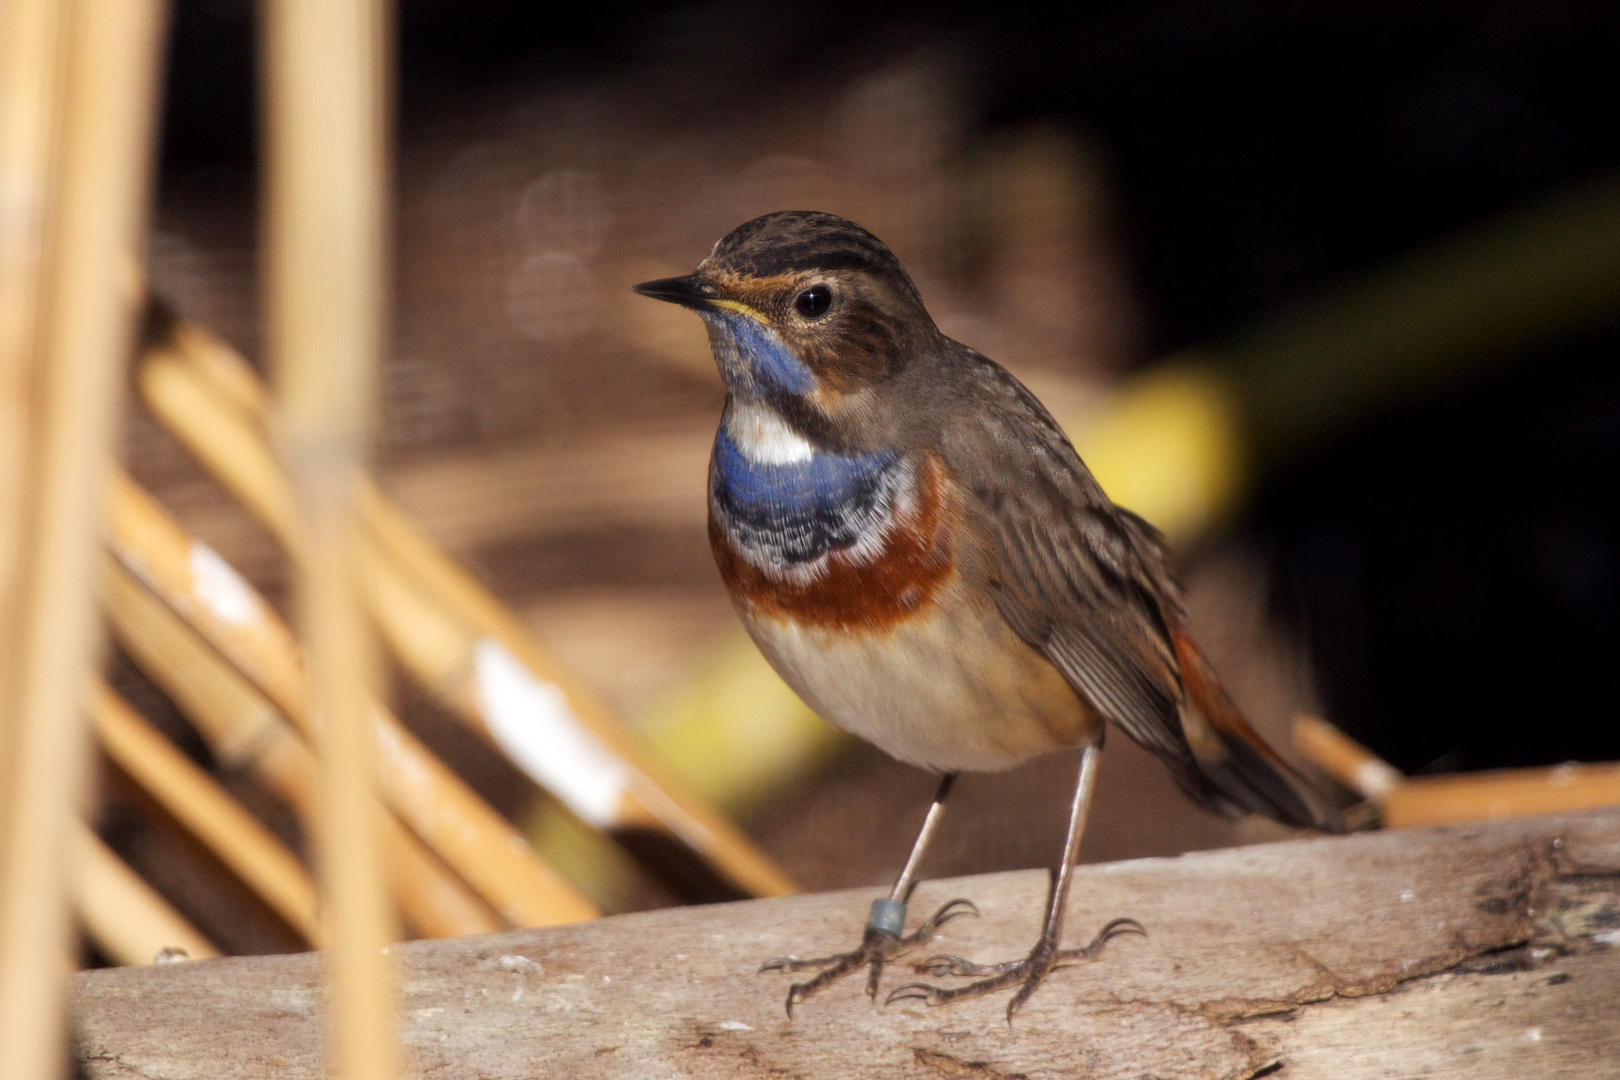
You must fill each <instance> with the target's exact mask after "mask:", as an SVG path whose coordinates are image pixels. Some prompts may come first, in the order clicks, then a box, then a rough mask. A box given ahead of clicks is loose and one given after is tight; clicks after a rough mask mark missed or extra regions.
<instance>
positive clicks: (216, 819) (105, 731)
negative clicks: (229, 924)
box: [88, 679, 321, 948]
mask: <svg viewBox="0 0 1620 1080" xmlns="http://www.w3.org/2000/svg"><path fill="white" fill-rule="evenodd" d="M88 707H89V711H90V717H91V720H92V721H93V722H94V724H95V727H96V735H97V737H98V738H99V740H100V743H101V747H102V749H103V750H104V751H105V752H106V754H107V756H108V757H110V758H111V759H112V760H113V761H115V762H117V764H118V767H119V768H121V769H122V770H123V771H124V772H125V773H127V774H129V776H130V777H131V778H132V779H133V780H134V781H135V782H136V783H137V784H139V785H140V786H141V788H142V789H143V790H145V791H146V792H147V794H149V795H151V796H152V797H153V798H154V799H156V800H157V802H158V803H159V804H160V805H161V806H162V807H163V808H164V809H165V810H167V811H168V812H169V813H170V814H172V815H174V818H175V820H176V821H178V822H179V823H180V824H181V825H182V826H183V827H184V828H185V829H186V830H187V831H188V832H190V833H191V834H192V835H193V836H195V837H197V839H199V840H201V841H202V842H203V844H204V845H205V846H206V847H207V848H208V849H209V850H210V851H212V852H213V853H214V854H215V855H217V856H218V857H219V859H220V861H221V862H223V863H224V864H225V865H226V866H228V867H230V869H231V870H232V871H233V872H234V873H235V874H236V876H237V877H239V878H240V879H241V880H242V881H243V882H245V883H246V884H247V885H248V886H249V887H250V888H251V889H253V891H254V892H255V893H257V894H258V895H259V896H260V897H261V898H262V899H263V900H264V901H265V903H267V904H269V905H270V908H271V909H272V910H273V911H275V912H276V913H277V914H278V915H280V916H281V917H282V918H283V919H285V920H286V921H287V924H288V925H289V926H291V927H292V928H293V929H295V930H297V931H298V932H299V933H300V934H301V935H303V937H304V940H305V941H307V942H309V943H310V944H311V945H314V946H316V947H317V948H318V947H319V946H320V943H321V926H320V910H319V903H318V901H317V899H316V895H315V883H314V882H313V881H311V880H310V877H309V875H308V874H306V873H305V872H304V868H303V866H302V865H301V864H300V863H299V861H298V859H297V857H296V856H294V855H293V853H292V852H291V851H288V850H287V847H286V845H284V844H283V843H282V842H281V841H280V840H278V839H277V838H276V837H275V835H274V834H273V833H271V832H270V830H269V829H266V828H265V827H264V826H263V825H261V824H259V821H258V819H257V818H255V817H254V816H253V815H252V814H250V813H248V812H247V810H245V809H243V807H242V805H241V804H240V803H238V802H237V801H236V800H235V799H233V798H232V797H231V796H230V794H229V793H228V792H226V791H225V789H224V788H222V787H220V786H219V784H218V783H216V782H215V780H214V778H213V777H211V776H209V775H208V773H207V772H206V771H204V770H203V769H201V768H199V767H198V766H197V765H196V764H194V763H193V762H192V760H191V759H190V758H188V757H186V755H185V754H183V753H181V752H180V750H179V749H177V748H176V747H175V745H174V744H173V743H171V742H169V740H168V739H166V738H164V737H163V735H162V733H161V732H159V731H158V730H157V729H156V728H154V727H153V726H152V725H151V724H150V723H148V722H147V720H146V718H145V717H143V716H141V714H140V713H138V712H136V711H135V710H134V709H133V708H132V707H131V706H130V705H129V703H128V702H126V701H125V700H124V699H123V698H122V697H120V696H118V694H117V693H115V692H114V691H113V690H112V689H111V688H110V687H108V686H107V685H106V684H105V683H103V682H101V681H100V680H99V679H98V680H96V681H95V682H94V683H93V684H91V687H90V699H89V705H88Z"/></svg>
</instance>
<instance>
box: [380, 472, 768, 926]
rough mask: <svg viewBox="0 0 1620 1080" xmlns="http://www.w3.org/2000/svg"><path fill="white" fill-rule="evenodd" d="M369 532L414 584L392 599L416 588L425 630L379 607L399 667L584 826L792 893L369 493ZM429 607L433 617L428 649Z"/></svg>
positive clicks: (758, 854) (743, 840) (478, 590)
mask: <svg viewBox="0 0 1620 1080" xmlns="http://www.w3.org/2000/svg"><path fill="white" fill-rule="evenodd" d="M366 524H367V527H368V530H369V532H370V534H371V536H372V537H373V538H374V539H375V540H376V543H377V548H378V550H379V553H383V554H386V556H387V557H388V558H389V561H390V563H391V566H390V567H389V569H391V570H394V571H398V572H399V574H400V578H401V580H402V581H405V582H408V583H409V585H408V588H407V589H405V590H400V591H399V592H398V593H397V595H398V596H400V597H405V596H408V595H410V592H411V591H414V592H415V594H416V596H417V600H418V603H419V604H420V605H421V606H420V607H419V611H420V613H421V614H422V616H423V622H421V623H419V624H414V625H413V624H409V623H406V622H403V621H402V620H400V619H398V618H389V617H388V615H387V609H383V610H379V616H380V617H381V618H384V619H387V620H388V631H387V632H388V633H389V634H390V636H391V637H392V638H393V639H394V640H396V641H400V642H403V641H407V640H410V639H413V638H416V639H422V640H421V642H420V644H421V646H422V647H420V648H417V647H411V648H409V649H408V650H406V649H402V651H401V656H402V658H405V659H407V661H410V660H411V659H413V658H414V660H415V662H416V664H417V665H418V671H419V674H420V676H421V677H422V678H423V681H424V682H425V683H426V684H427V685H429V686H430V687H432V688H434V689H435V690H436V691H438V692H439V693H440V694H441V696H442V697H444V699H445V700H446V702H447V703H449V704H450V705H451V706H452V707H453V708H454V709H455V710H456V712H457V714H458V715H460V716H461V717H462V719H463V720H464V721H466V722H467V723H468V724H469V725H470V726H472V727H473V728H474V730H476V731H478V732H479V733H480V734H481V735H483V736H484V737H485V738H486V739H488V740H489V741H490V742H491V743H493V744H494V745H495V746H496V747H498V748H499V749H501V750H502V751H503V752H504V753H506V754H507V756H508V757H510V758H512V760H513V761H514V762H516V763H517V764H518V765H519V766H520V767H522V768H523V769H524V771H525V772H527V773H528V774H529V775H530V776H531V777H533V778H535V779H536V780H537V781H538V782H540V783H542V784H543V785H545V786H547V787H548V788H550V789H551V790H552V791H553V792H554V793H555V794H556V795H557V796H558V797H559V798H560V799H562V801H563V802H565V803H567V804H568V805H569V807H570V809H572V810H573V811H574V812H575V813H577V814H579V816H580V817H581V818H583V819H584V820H585V821H587V822H588V823H590V824H591V825H594V826H595V827H597V828H599V829H613V828H623V827H656V828H661V829H664V830H667V831H668V832H669V833H670V834H672V835H673V836H675V837H677V838H678V839H680V840H681V841H682V842H683V843H685V844H686V845H687V846H688V847H690V848H691V849H692V850H694V851H695V852H697V853H698V854H699V855H701V856H702V857H703V858H705V859H706V860H708V862H709V863H710V864H711V865H713V866H714V867H715V868H716V869H717V870H719V871H720V872H721V873H722V874H724V875H725V876H726V877H727V878H729V879H730V880H731V881H732V882H733V883H734V884H736V885H738V886H739V887H741V888H742V889H744V890H746V891H748V892H749V893H751V894H753V895H755V896H785V895H788V894H790V893H792V892H794V891H796V887H795V885H794V884H793V882H792V881H791V880H790V879H789V878H788V877H787V875H786V874H784V873H783V872H782V871H781V869H780V868H778V867H777V866H776V864H775V863H774V862H773V861H772V860H771V859H770V858H769V857H768V856H767V855H765V853H764V852H762V851H760V850H759V849H758V848H757V847H756V846H755V845H754V844H753V843H752V841H750V840H749V839H748V838H747V837H746V836H744V835H743V833H742V832H741V830H739V829H738V828H737V827H736V826H735V825H733V824H732V823H731V822H730V821H729V820H727V819H726V818H725V817H724V816H723V815H721V814H720V813H718V812H717V811H715V810H714V809H713V808H711V807H709V806H708V805H707V804H705V803H704V802H703V801H702V800H701V799H699V798H697V797H696V796H694V795H692V794H690V793H688V792H686V791H685V790H683V788H682V787H680V786H679V785H678V784H677V783H676V782H675V781H674V779H673V778H671V777H669V776H666V775H664V774H663V771H662V770H661V769H659V768H658V767H657V766H655V765H654V763H653V762H652V761H651V759H650V758H649V756H648V755H647V753H646V751H645V750H644V749H643V748H642V747H641V746H639V745H638V744H637V742H636V740H635V737H634V736H633V735H632V734H631V733H630V732H628V731H626V730H625V729H624V727H623V726H622V725H621V724H619V723H618V722H617V721H616V720H615V719H614V718H613V716H612V715H611V714H610V713H609V712H608V711H607V708H606V706H604V705H603V704H601V702H600V701H599V700H598V699H597V698H596V697H595V695H593V694H591V693H590V692H589V691H588V690H587V689H585V688H584V687H583V686H582V685H581V684H579V683H578V682H577V681H576V680H574V679H573V678H572V677H570V676H569V675H568V674H567V673H565V672H564V671H562V669H561V668H560V667H559V666H558V665H557V664H556V663H555V661H553V660H552V659H551V658H550V656H548V655H547V654H546V652H545V650H544V649H542V648H541V646H540V645H539V643H538V642H536V641H535V640H534V637H533V635H531V634H530V633H529V631H528V629H527V628H526V627H525V626H524V625H523V624H522V622H521V621H519V620H518V619H517V617H516V616H514V615H513V614H512V613H511V612H509V611H508V610H506V608H505V607H503V606H502V605H501V603H500V602H499V601H498V600H496V599H495V598H494V597H493V596H491V595H490V594H489V592H488V591H487V590H486V589H485V588H484V587H483V586H482V585H480V584H479V583H478V582H477V581H475V580H474V579H473V578H472V576H471V575H469V574H468V573H467V572H466V571H465V570H463V569H461V567H460V566H458V565H456V563H455V562H454V561H453V560H451V559H450V557H449V556H448V555H446V554H444V552H443V551H442V550H440V549H439V548H438V547H437V546H436V545H434V544H433V542H432V541H431V540H429V539H428V538H427V537H425V536H423V535H422V534H421V533H420V532H419V531H417V530H416V528H415V527H414V526H412V525H411V524H410V522H409V521H407V520H406V519H405V518H404V517H403V515H401V514H400V513H399V512H398V511H397V510H396V509H395V508H394V507H393V506H392V505H391V504H389V503H388V501H387V500H386V499H385V498H384V497H383V496H382V494H381V493H380V492H378V491H376V490H375V489H374V488H369V487H368V489H367V491H366ZM381 561H382V560H380V559H379V560H375V562H377V563H380V562H381ZM372 569H373V570H375V569H376V568H375V566H374V567H373V568H372ZM385 572H386V571H381V572H377V573H374V575H373V576H374V577H380V576H381V573H385ZM429 608H433V609H436V611H437V616H436V619H435V623H434V638H433V640H432V641H428V640H426V639H425V638H426V634H425V631H426V629H427V627H428V625H429V624H428V622H427V615H426V612H427V610H428V609H429ZM559 748H564V749H567V750H569V751H571V753H570V756H569V757H568V758H564V757H563V756H562V755H561V754H559V753H558V750H559Z"/></svg>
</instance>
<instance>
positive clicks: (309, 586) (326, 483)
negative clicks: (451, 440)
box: [264, 0, 399, 1080]
mask: <svg viewBox="0 0 1620 1080" xmlns="http://www.w3.org/2000/svg"><path fill="white" fill-rule="evenodd" d="M264 12H265V19H264V30H265V37H266V48H265V56H266V61H267V62H266V64H265V69H264V70H265V74H266V92H265V94H264V100H265V102H266V103H267V105H268V106H269V108H268V110H267V112H268V115H267V117H266V128H267V131H268V136H269V137H268V139H267V144H266V145H267V148H268V151H269V153H268V160H269V184H268V187H269V200H268V204H267V208H268V211H269V212H268V215H267V217H268V228H267V230H266V238H267V241H268V248H269V274H268V275H267V286H268V287H267V290H266V299H267V304H266V307H267V309H268V311H269V314H270V320H269V322H270V335H269V337H270V346H271V347H270V354H271V357H272V360H273V363H274V370H275V374H276V385H275V390H276V393H275V416H276V425H277V434H278V436H279V440H278V450H279V451H280V454H279V457H280V459H281V460H282V461H283V462H284V463H285V465H286V469H287V474H288V476H289V477H290V479H291V480H292V485H293V490H294V494H295V497H296V500H297V508H298V520H299V524H300V526H301V530H300V534H299V536H298V538H297V543H295V544H294V545H293V546H292V548H291V551H292V554H293V555H294V559H295V561H296V563H297V565H298V571H299V583H298V587H299V601H300V606H301V609H302V612H301V629H302V631H303V635H302V636H303V640H304V642H305V644H306V645H307V646H308V650H309V686H310V697H311V700H312V701H313V702H314V704H315V709H316V712H317V713H318V714H319V716H320V725H319V726H320V731H319V735H320V739H319V742H318V745H319V746H320V751H321V765H322V781H323V783H322V795H321V817H320V828H319V829H318V830H317V832H316V840H317V845H316V848H317V852H318V854H319V858H318V863H319V866H320V877H321V890H322V895H323V899H324V902H325V903H324V907H325V914H326V920H327V928H328V940H329V941H330V942H331V950H330V952H329V955H328V958H327V969H326V981H327V985H328V987H329V988H330V998H329V1004H328V1014H327V1024H326V1031H327V1038H328V1039H329V1040H330V1041H329V1042H328V1044H327V1051H326V1054H327V1062H328V1068H329V1070H330V1071H331V1072H332V1073H333V1074H334V1075H336V1076H339V1077H342V1078H343V1080H388V1078H390V1077H392V1076H394V1075H395V1074H396V1072H397V1071H398V1065H399V1062H398V1058H399V1044H398V1038H397V1036H396V1035H395V1030H394V1029H395V1025H396V1023H397V1014H398V1011H399V1005H398V995H399V990H398V987H397V986H396V985H395V980H394V972H393V966H392V962H391V961H390V960H389V959H388V958H387V957H386V956H385V952H386V946H387V945H388V943H389V942H390V941H392V940H393V939H394V937H395V931H394V929H393V925H392V924H393V922H394V914H393V911H392V909H391V908H390V906H389V901H388V893H387V889H386V887H385V880H384V878H385V874H384V867H383V859H382V845H381V844H380V843H379V842H378V840H379V823H380V822H381V821H382V819H383V809H382V804H381V802H380V800H379V798H378V795H377V792H376V790H375V789H376V785H377V762H376V757H377V747H376V738H375V731H376V727H377V725H376V724H375V723H374V722H373V712H372V702H373V700H374V699H375V697H376V688H375V686H374V682H375V680H376V678H377V663H376V660H377V658H376V656H375V649H374V644H375V643H374V642H373V640H372V635H371V627H370V626H369V625H368V623H367V621H366V615H365V611H364V608H363V606H362V601H361V597H360V590H359V587H358V585H357V583H356V582H355V580H354V571H355V568H356V565H357V561H358V559H359V558H361V555H362V553H361V547H360V520H359V514H358V509H357V506H358V504H357V497H358V494H359V487H360V478H361V475H362V474H361V469H362V462H363V460H364V457H365V454H366V449H367V439H368V436H369V434H370V426H371V412H372V399H373V397H374V395H375V391H376V386H375V380H376V369H377V358H378V354H379V352H380V351H381V336H382V328H383V319H384V315H383V312H384V307H385V302H384V295H385V292H386V286H385V284H384V269H383V267H384V260H385V254H384V251H385V247H386V243H385V240H384V226H383V221H384V218H385V214H386V205H385V202H386V183H385V181H384V169H385V164H384V163H385V161H386V158H387V150H386V133H385V119H384V117H385V114H386V111H387V104H386V86H387V76H386V75H385V64H386V62H387V61H386V55H385V54H386V52H387V46H386V41H387V32H386V30H385V17H386V16H385V11H384V3H383V0H272V2H271V3H269V4H268V5H267V6H266V7H265V9H264Z"/></svg>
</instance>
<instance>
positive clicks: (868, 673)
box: [738, 583, 1102, 772]
mask: <svg viewBox="0 0 1620 1080" xmlns="http://www.w3.org/2000/svg"><path fill="white" fill-rule="evenodd" d="M953 584H954V583H953ZM941 594H942V595H939V596H937V597H936V601H937V603H936V604H934V605H930V607H929V608H928V609H926V610H925V611H924V612H919V613H918V614H917V616H915V617H914V618H912V619H909V620H907V621H905V622H903V623H900V624H899V625H897V626H895V627H893V628H892V629H889V630H888V631H887V632H885V633H882V634H874V635H867V634H853V635H852V634H849V633H847V632H843V631H840V630H837V629H830V628H824V627H817V626H803V625H801V624H798V623H796V622H794V621H793V620H791V619H781V618H775V617H771V616H759V615H756V614H755V613H754V612H752V611H750V610H749V605H747V604H746V603H745V602H741V603H739V604H738V611H739V614H740V615H741V616H742V620H743V624H744V625H745V626H746V627H747V628H748V632H749V634H750V635H751V636H752V637H753V639H754V641H755V643H756V644H757V645H758V646H759V649H760V651H761V652H762V653H764V654H765V657H766V659H767V660H769V661H770V663H771V666H772V667H774V668H775V669H776V671H777V673H778V674H780V675H781V676H782V678H783V680H785V681H786V682H787V683H788V685H789V686H791V687H793V689H794V690H795V691H796V692H797V693H798V694H799V696H800V697H802V698H803V699H804V700H805V702H806V703H807V704H808V705H809V706H810V707H811V708H812V709H814V710H815V712H816V714H817V715H819V716H820V717H821V718H822V719H824V720H826V721H827V722H828V723H830V724H833V725H834V726H836V727H838V728H841V729H843V730H844V731H847V732H849V733H850V734H852V735H857V736H859V737H860V738H863V739H865V740H866V741H868V742H870V743H872V744H873V745H875V746H877V747H878V748H879V749H881V750H883V751H885V752H886V753H888V754H890V755H892V756H893V757H896V758H898V759H900V760H901V761H905V762H909V763H910V764H913V765H919V766H922V767H923V768H927V769H933V770H936V771H940V772H955V771H957V770H967V771H995V770H1000V769H1007V768H1011V767H1012V766H1014V765H1017V764H1019V763H1020V762H1022V761H1026V760H1028V759H1029V758H1032V757H1035V756H1036V755H1039V754H1045V753H1050V752H1052V751H1054V750H1062V749H1065V748H1069V747H1076V746H1082V745H1086V744H1088V743H1092V742H1095V741H1096V740H1097V738H1098V737H1099V736H1100V735H1101V733H1102V724H1101V723H1100V721H1099V720H1098V719H1097V717H1096V715H1095V714H1094V713H1092V711H1091V710H1090V709H1088V708H1086V707H1085V706H1084V705H1083V704H1082V703H1081V701H1080V699H1079V698H1078V697H1077V696H1076V695H1075V693H1074V690H1073V689H1072V688H1071V687H1070V686H1069V684H1068V683H1067V682H1065V681H1064V679H1063V676H1062V675H1061V674H1059V673H1058V671H1057V669H1056V668H1054V667H1053V666H1052V665H1051V664H1050V663H1048V662H1047V661H1046V660H1045V659H1044V658H1043V657H1042V656H1040V654H1038V653H1037V652H1035V651H1034V650H1033V649H1031V648H1030V647H1029V646H1028V645H1026V644H1025V643H1024V642H1023V641H1022V640H1020V639H1019V638H1018V637H1017V636H1016V635H1015V634H1014V633H1013V632H1012V630H1011V629H1010V628H1009V627H1008V626H1007V624H1006V623H1005V622H1004V621H1003V620H1002V618H1001V617H1000V615H999V614H997V613H996V612H995V611H993V610H991V611H983V610H977V611H975V610H973V607H974V606H973V605H970V604H968V603H966V602H964V601H963V600H962V599H961V597H960V593H959V590H958V589H955V588H952V587H950V586H947V587H946V588H945V589H942V590H941Z"/></svg>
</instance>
